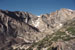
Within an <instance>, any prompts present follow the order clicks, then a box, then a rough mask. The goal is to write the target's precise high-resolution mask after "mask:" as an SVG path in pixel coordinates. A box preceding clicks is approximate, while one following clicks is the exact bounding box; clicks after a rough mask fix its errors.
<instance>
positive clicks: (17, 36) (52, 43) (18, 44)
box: [0, 8, 75, 50]
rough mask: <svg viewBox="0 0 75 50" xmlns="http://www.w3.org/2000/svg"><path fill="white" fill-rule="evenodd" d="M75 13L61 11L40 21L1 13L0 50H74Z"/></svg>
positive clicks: (30, 16)
mask: <svg viewBox="0 0 75 50" xmlns="http://www.w3.org/2000/svg"><path fill="white" fill-rule="evenodd" d="M74 41H75V11H74V10H70V9H65V8H62V9H60V10H57V11H56V12H52V13H50V14H42V15H40V16H39V17H38V16H36V15H33V14H31V13H29V12H22V11H14V12H12V11H8V10H0V50H75V42H74Z"/></svg>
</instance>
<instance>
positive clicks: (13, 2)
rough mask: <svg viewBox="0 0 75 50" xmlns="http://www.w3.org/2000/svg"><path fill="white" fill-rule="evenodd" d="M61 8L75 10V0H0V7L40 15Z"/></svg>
mask: <svg viewBox="0 0 75 50" xmlns="http://www.w3.org/2000/svg"><path fill="white" fill-rule="evenodd" d="M61 8H69V9H73V10H75V0H0V9H3V10H10V11H25V12H30V13H32V14H36V15H40V14H45V13H50V12H53V11H56V10H59V9H61Z"/></svg>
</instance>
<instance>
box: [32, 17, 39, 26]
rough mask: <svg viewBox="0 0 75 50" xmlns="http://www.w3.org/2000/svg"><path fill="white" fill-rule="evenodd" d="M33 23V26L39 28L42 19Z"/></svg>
mask: <svg viewBox="0 0 75 50" xmlns="http://www.w3.org/2000/svg"><path fill="white" fill-rule="evenodd" d="M32 23H33V25H34V26H35V27H38V26H39V24H40V19H39V18H38V19H37V20H36V21H35V22H34V21H32Z"/></svg>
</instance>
